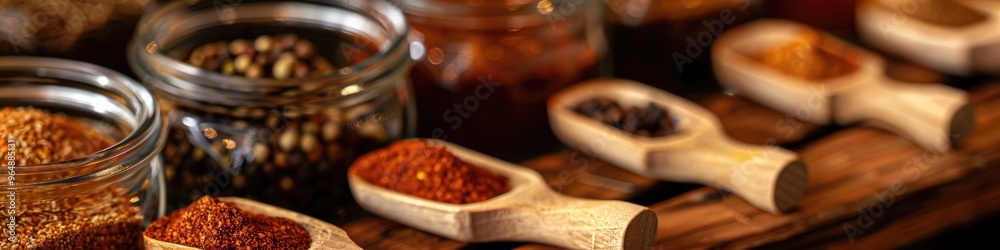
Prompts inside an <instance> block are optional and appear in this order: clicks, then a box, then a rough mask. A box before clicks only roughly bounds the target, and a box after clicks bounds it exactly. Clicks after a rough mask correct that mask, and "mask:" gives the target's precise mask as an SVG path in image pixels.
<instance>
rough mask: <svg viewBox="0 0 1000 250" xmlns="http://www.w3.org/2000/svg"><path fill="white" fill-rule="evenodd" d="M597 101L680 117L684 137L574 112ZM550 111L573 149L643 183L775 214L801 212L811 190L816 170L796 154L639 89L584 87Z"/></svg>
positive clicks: (603, 83) (609, 83)
mask: <svg viewBox="0 0 1000 250" xmlns="http://www.w3.org/2000/svg"><path fill="white" fill-rule="evenodd" d="M593 98H608V99H611V100H615V101H616V102H618V103H619V105H622V106H625V107H628V106H646V105H649V103H650V102H652V103H654V104H655V105H657V106H659V107H661V108H666V109H667V110H668V113H670V114H671V115H672V116H673V118H674V120H675V125H674V127H675V130H676V131H675V133H674V134H670V135H667V136H664V137H652V138H646V137H639V136H635V135H632V134H629V133H627V132H625V131H621V130H618V129H616V128H613V127H611V126H608V125H605V124H604V123H601V122H600V121H597V120H595V119H592V118H590V117H586V116H583V115H580V114H577V113H575V112H574V111H573V110H572V108H573V107H575V106H576V105H578V104H580V103H582V102H584V101H587V100H590V99H593ZM548 111H549V123H550V124H551V126H552V131H553V132H555V134H556V136H558V137H559V139H560V140H562V141H563V142H565V143H566V144H567V145H570V146H574V147H578V148H582V147H589V148H591V149H593V151H594V154H596V155H598V156H599V157H600V158H602V159H604V160H606V161H608V162H611V163H613V164H615V165H618V166H620V167H622V168H625V169H628V170H629V171H632V172H634V173H637V174H640V175H643V176H647V177H651V178H657V179H663V180H670V181H679V182H695V183H702V184H708V185H713V186H720V187H722V188H724V189H727V190H731V191H732V192H733V193H735V194H736V195H738V196H740V197H743V199H745V200H746V201H747V202H749V203H750V204H753V205H754V206H756V207H758V208H760V209H762V210H765V211H768V212H771V213H779V212H783V211H788V210H790V209H791V208H793V207H795V205H796V204H797V203H798V201H799V199H801V198H802V195H803V194H804V193H805V190H806V184H807V182H808V179H809V178H808V169H807V168H806V166H805V165H804V164H802V163H801V162H799V161H798V160H797V159H796V155H795V154H794V153H792V152H789V151H787V150H784V149H781V148H779V147H775V146H755V145H748V144H744V143H741V142H737V141H735V140H733V139H730V138H729V137H727V136H725V132H724V131H723V130H722V128H721V126H720V125H719V124H720V123H719V120H718V118H716V117H715V116H714V115H713V114H712V113H711V112H709V111H708V110H705V109H703V108H701V107H700V106H698V105H695V104H693V103H690V102H688V101H687V100H685V99H683V98H680V97H677V96H674V95H672V94H669V93H667V92H664V91H661V90H658V89H654V88H652V87H649V86H646V85H644V84H641V83H638V82H633V81H629V80H622V79H597V80H591V81H587V82H583V83H579V84H576V85H574V86H573V87H570V88H568V89H566V90H563V91H561V92H559V93H557V94H556V95H553V96H552V97H551V98H550V99H549V104H548Z"/></svg>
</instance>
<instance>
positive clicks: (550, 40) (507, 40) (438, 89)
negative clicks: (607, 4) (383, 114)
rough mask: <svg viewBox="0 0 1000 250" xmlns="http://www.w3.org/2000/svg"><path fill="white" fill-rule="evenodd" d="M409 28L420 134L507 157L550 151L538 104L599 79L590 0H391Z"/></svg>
mask: <svg viewBox="0 0 1000 250" xmlns="http://www.w3.org/2000/svg"><path fill="white" fill-rule="evenodd" d="M395 2H397V3H398V4H399V5H400V7H401V8H402V9H403V12H404V13H406V17H407V20H408V22H409V23H410V27H411V29H412V31H411V33H410V37H409V39H408V40H409V42H410V47H411V49H410V52H411V57H412V59H413V60H414V61H415V62H416V65H415V66H414V69H413V73H412V74H411V76H410V77H411V79H412V80H413V85H414V89H415V91H416V98H417V108H418V109H419V112H417V113H418V114H419V117H418V125H417V127H418V131H419V132H418V134H419V135H420V136H421V137H429V138H436V139H443V140H447V141H450V142H454V143H457V144H460V145H463V146H466V147H469V148H472V149H475V150H477V151H480V152H484V153H487V154H490V155H493V156H498V157H501V158H506V159H515V158H523V157H524V156H531V155H537V154H538V153H542V152H544V151H546V150H551V149H554V148H556V147H557V145H558V143H557V142H556V140H555V137H554V136H553V135H552V131H551V129H550V128H549V125H548V115H547V113H546V108H545V103H546V101H547V99H548V97H549V96H550V95H552V94H554V93H555V92H557V91H559V90H561V89H563V88H565V87H567V86H569V85H571V84H573V83H576V82H579V81H582V80H586V79H590V78H595V77H598V76H599V75H600V74H601V69H600V65H601V63H600V62H601V60H602V58H603V56H604V54H605V51H606V47H607V45H606V42H605V37H604V31H603V28H602V19H601V17H602V8H601V4H600V2H599V1H597V0H541V1H466V0H412V1H395Z"/></svg>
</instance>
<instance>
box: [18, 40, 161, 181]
mask: <svg viewBox="0 0 1000 250" xmlns="http://www.w3.org/2000/svg"><path fill="white" fill-rule="evenodd" d="M0 68H2V69H4V70H5V71H17V72H23V73H25V74H33V75H34V78H37V79H48V80H57V81H65V82H72V83H74V84H80V85H83V86H86V87H93V88H96V89H100V90H102V91H107V92H109V93H111V94H114V95H115V96H109V99H112V100H119V101H120V102H122V103H120V104H122V107H123V108H124V109H126V111H127V112H129V114H128V115H130V116H131V117H119V118H123V119H132V120H131V121H128V122H130V123H134V124H132V125H131V131H129V132H128V133H127V134H126V135H125V136H124V137H123V138H122V139H120V140H117V141H116V143H115V144H113V145H112V146H110V147H108V148H104V149H101V150H99V151H97V152H94V153H91V154H89V155H86V156H84V157H80V158H76V159H70V160H67V161H63V162H56V163H48V164H39V165H29V166H20V167H19V169H26V170H22V171H28V172H27V173H26V174H27V175H43V174H54V173H58V172H60V171H67V170H73V169H86V168H90V167H95V168H94V169H93V170H92V171H89V172H83V173H79V174H75V175H67V176H65V177H64V178H58V177H57V178H52V179H48V180H43V181H34V182H18V183H17V185H16V186H15V188H16V189H23V188H32V187H41V186H50V185H55V184H67V183H82V182H89V181H99V180H104V179H109V178H110V179H115V176H118V175H120V174H123V173H131V172H133V171H134V170H135V169H136V168H141V167H138V166H145V165H146V164H148V163H149V162H150V161H151V160H152V159H153V158H154V157H155V156H157V154H158V153H159V152H160V150H161V149H162V147H163V146H164V144H165V136H163V135H165V133H166V124H165V123H164V121H163V117H161V115H160V109H159V106H158V104H157V102H156V100H155V99H154V98H153V95H152V93H150V92H149V90H147V89H146V88H145V87H144V86H142V85H141V84H139V83H138V82H136V81H135V80H133V79H131V78H129V77H128V76H125V75H123V74H121V73H118V72H115V71H113V70H111V69H108V68H104V67H101V66H98V65H94V64H90V63H86V62H79V61H72V60H65V59H57V58H46V57H21V56H9V57H0ZM63 98H68V97H63ZM32 100H35V99H32ZM45 101H46V102H57V101H59V99H57V98H54V97H53V98H46V100H45ZM36 103H37V102H36ZM4 140H5V141H6V139H4ZM21 167H25V168H21ZM55 176H59V175H55ZM7 188H11V187H9V186H8V187H7Z"/></svg>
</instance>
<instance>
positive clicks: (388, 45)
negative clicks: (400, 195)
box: [129, 0, 415, 223]
mask: <svg viewBox="0 0 1000 250" xmlns="http://www.w3.org/2000/svg"><path fill="white" fill-rule="evenodd" d="M219 2H220V1H202V2H192V1H178V2H174V3H171V4H168V5H165V6H163V7H162V8H161V9H159V10H157V11H155V12H152V13H149V14H148V15H146V16H145V17H144V18H143V19H142V21H140V23H139V29H138V30H139V31H138V33H137V34H136V37H135V39H134V40H133V41H132V44H131V46H130V48H129V60H130V63H131V65H132V67H133V68H134V71H135V72H136V73H137V74H138V75H139V76H140V77H141V79H142V81H143V82H144V83H145V84H147V85H148V86H150V88H151V89H152V90H153V91H154V93H155V94H156V95H157V96H158V97H159V98H160V100H161V103H162V104H163V111H164V113H165V114H166V115H167V117H168V120H169V121H170V137H169V139H168V140H167V145H166V148H165V149H164V156H165V159H166V168H165V175H166V179H167V183H168V193H169V194H168V198H169V201H168V203H169V206H170V207H169V208H171V209H173V208H178V207H180V206H184V205H185V204H190V203H191V202H193V201H195V200H196V199H198V198H200V197H201V196H203V195H210V196H238V197H246V198H250V199H254V200H258V201H261V202H265V203H269V204H273V205H277V206H280V207H284V208H287V209H291V210H295V211H298V212H302V213H304V214H308V215H310V216H313V217H315V218H319V219H322V220H326V221H330V222H335V223H336V222H342V221H345V220H346V219H348V218H349V217H350V215H355V214H357V213H356V212H357V211H360V208H358V207H357V205H356V204H354V201H353V198H352V197H351V193H350V191H349V189H348V185H347V168H348V167H349V166H350V163H351V162H352V161H353V160H354V158H355V157H356V156H358V155H360V154H363V153H366V152H368V151H371V150H374V149H377V148H380V147H383V146H385V145H387V144H388V143H390V142H391V141H394V140H397V139H401V138H403V137H405V136H408V135H412V133H413V131H412V129H413V125H412V124H413V121H411V120H412V119H414V117H415V115H414V114H413V113H412V112H413V110H412V106H413V105H412V104H410V103H411V102H412V101H411V97H410V90H409V87H408V86H409V85H408V82H407V79H406V73H408V72H407V71H408V70H409V65H410V64H409V60H408V57H407V55H409V51H408V47H407V44H406V43H404V42H403V39H404V38H405V37H406V33H407V27H406V23H405V21H404V17H403V15H402V12H400V11H399V9H397V8H396V7H395V6H393V5H391V4H389V3H387V2H384V1H357V0H325V1H242V2H232V3H233V4H225V5H222V6H220V5H219V4H218V3H219ZM288 32H294V34H297V36H298V37H305V38H309V39H312V40H311V41H312V43H313V44H316V45H317V46H316V53H318V55H320V56H322V57H323V58H326V59H329V61H330V62H332V63H333V64H335V65H333V66H334V67H335V69H336V70H334V71H333V72H332V73H326V74H322V75H315V76H310V77H305V78H292V79H283V80H277V79H275V78H256V79H251V78H249V77H243V76H236V75H225V74H222V73H217V72H214V71H208V70H205V69H202V68H198V67H195V66H193V65H191V64H188V63H186V62H184V61H182V60H183V59H182V58H183V56H182V55H183V54H185V52H184V51H192V48H193V47H194V46H197V45H200V44H206V43H210V42H216V41H219V40H236V39H243V38H250V39H252V38H253V37H256V36H260V35H273V36H275V37H277V35H278V34H283V33H288ZM189 53H193V52H189ZM359 53H360V54H359ZM362 54H365V55H370V57H367V59H363V60H357V59H358V57H357V56H358V55H362ZM352 63H353V64H352Z"/></svg>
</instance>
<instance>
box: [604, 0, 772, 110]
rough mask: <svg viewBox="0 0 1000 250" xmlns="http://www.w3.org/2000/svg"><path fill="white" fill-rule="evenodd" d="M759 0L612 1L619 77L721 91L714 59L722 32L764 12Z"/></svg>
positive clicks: (690, 90) (675, 88)
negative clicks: (715, 76) (713, 48)
mask: <svg viewBox="0 0 1000 250" xmlns="http://www.w3.org/2000/svg"><path fill="white" fill-rule="evenodd" d="M761 2H762V1H759V0H683V1H656V0H607V6H608V7H607V13H608V15H607V17H608V23H609V26H610V30H611V33H612V34H613V36H611V37H613V40H612V41H611V44H612V48H613V49H612V51H613V55H612V61H613V62H614V75H615V77H619V78H625V79H630V80H635V81H638V82H642V83H646V84H649V85H651V86H655V87H658V88H660V89H663V90H666V91H669V92H672V93H675V94H678V95H682V96H684V97H687V98H698V97H701V96H704V95H707V94H709V93H713V92H717V91H718V90H719V89H721V88H720V87H719V85H718V84H717V83H715V82H714V74H713V73H712V65H711V63H710V62H709V59H710V58H711V55H710V54H709V53H710V51H711V48H712V43H713V42H714V41H715V39H717V38H718V37H719V36H720V35H721V34H722V32H724V31H726V30H729V29H732V28H734V27H736V26H737V25H739V24H741V23H744V22H747V21H748V20H752V19H753V18H756V17H759V16H760V14H761V12H762V9H763V8H762V4H761Z"/></svg>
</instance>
